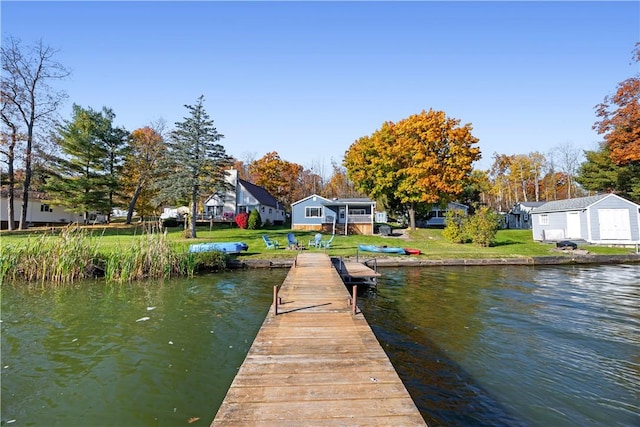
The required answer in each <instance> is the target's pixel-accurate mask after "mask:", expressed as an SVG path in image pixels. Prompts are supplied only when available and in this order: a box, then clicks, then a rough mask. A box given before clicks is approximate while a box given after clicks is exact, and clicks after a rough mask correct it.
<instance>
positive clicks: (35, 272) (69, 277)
mask: <svg viewBox="0 0 640 427" xmlns="http://www.w3.org/2000/svg"><path fill="white" fill-rule="evenodd" d="M97 259H98V254H97V251H96V249H95V248H94V247H92V245H91V242H90V239H89V238H88V236H87V233H86V231H84V230H82V229H80V228H79V227H77V226H69V227H66V228H64V229H62V231H61V232H60V234H59V235H58V236H52V235H49V234H43V235H41V236H39V237H37V238H33V239H32V238H31V237H29V238H28V239H27V240H26V241H25V242H24V243H22V244H14V245H7V246H6V247H5V246H2V248H0V279H2V281H3V282H5V281H19V280H20V281H27V282H36V281H41V282H43V283H44V282H50V283H52V284H63V283H73V282H75V281H77V280H82V279H86V278H88V277H91V276H92V275H93V271H94V267H95V263H96V262H97Z"/></svg>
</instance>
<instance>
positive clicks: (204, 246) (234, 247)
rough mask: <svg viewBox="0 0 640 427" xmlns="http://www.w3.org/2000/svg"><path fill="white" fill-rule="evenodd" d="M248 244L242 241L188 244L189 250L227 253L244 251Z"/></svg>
mask: <svg viewBox="0 0 640 427" xmlns="http://www.w3.org/2000/svg"><path fill="white" fill-rule="evenodd" d="M247 249H249V245H247V244H246V243H244V242H216V243H197V244H193V245H189V252H212V251H218V252H224V253H227V254H238V253H240V251H246V250H247Z"/></svg>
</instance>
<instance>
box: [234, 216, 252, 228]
mask: <svg viewBox="0 0 640 427" xmlns="http://www.w3.org/2000/svg"><path fill="white" fill-rule="evenodd" d="M235 221H236V224H238V227H240V228H242V229H246V228H247V225H248V222H249V214H248V213H246V212H242V213H239V214H238V215H236V220H235Z"/></svg>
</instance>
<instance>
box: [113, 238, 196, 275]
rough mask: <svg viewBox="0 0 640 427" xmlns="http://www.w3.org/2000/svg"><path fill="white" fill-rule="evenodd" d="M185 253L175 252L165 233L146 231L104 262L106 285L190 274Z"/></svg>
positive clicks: (191, 270)
mask: <svg viewBox="0 0 640 427" xmlns="http://www.w3.org/2000/svg"><path fill="white" fill-rule="evenodd" d="M188 258H189V257H188V254H180V253H177V252H176V251H175V250H174V249H173V247H172V246H171V244H170V243H169V240H168V239H167V235H166V234H165V233H162V232H159V231H158V230H154V229H151V230H147V232H145V233H144V234H142V235H141V236H139V237H137V238H136V239H134V240H132V242H131V245H130V246H129V247H128V248H127V249H126V250H122V251H116V252H111V253H109V254H107V255H106V259H105V279H106V280H107V281H108V282H118V283H124V282H131V281H134V280H141V279H166V278H170V277H175V276H181V275H190V274H193V269H192V268H188V267H189V264H190V263H189V260H188Z"/></svg>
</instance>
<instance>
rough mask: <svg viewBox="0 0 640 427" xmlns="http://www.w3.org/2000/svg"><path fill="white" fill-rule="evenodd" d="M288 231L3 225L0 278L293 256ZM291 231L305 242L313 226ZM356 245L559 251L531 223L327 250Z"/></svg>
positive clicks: (407, 234) (396, 235) (465, 255)
mask: <svg viewBox="0 0 640 427" xmlns="http://www.w3.org/2000/svg"><path fill="white" fill-rule="evenodd" d="M290 232H291V230H290V229H288V228H283V227H281V228H272V229H268V230H242V229H239V228H235V227H229V226H222V227H218V228H213V229H209V227H203V228H200V229H198V238H197V239H187V238H185V235H184V232H183V230H181V229H179V228H173V229H172V228H170V229H167V230H166V232H159V230H154V229H149V228H148V226H145V225H141V224H137V225H132V226H124V225H109V226H90V227H82V228H80V227H69V228H62V229H40V230H38V229H33V230H28V231H21V232H6V231H5V232H2V233H1V234H0V277H1V278H2V280H3V281H6V280H26V281H31V282H34V281H36V282H37V281H40V282H43V283H44V282H51V283H69V282H73V281H76V280H81V279H85V278H88V277H94V276H96V275H99V276H104V277H105V278H106V279H107V280H108V281H112V282H120V283H122V282H131V281H134V280H140V279H146V278H169V277H174V276H182V275H191V274H193V273H194V272H196V271H198V270H201V269H207V270H211V269H220V268H224V264H225V257H224V256H223V255H222V254H218V253H209V254H189V253H188V252H187V249H188V246H189V245H190V244H193V243H203V242H228V241H242V242H245V243H247V244H248V245H249V250H248V251H247V252H243V253H242V254H240V255H238V256H237V257H238V258H239V259H246V260H260V259H276V260H277V259H285V258H293V257H294V256H295V254H296V251H293V250H288V249H287V234H288V233H290ZM263 234H266V235H267V236H269V238H270V239H271V240H276V241H278V242H279V243H280V248H279V249H267V247H266V245H265V243H264V241H263V239H262V235H263ZM294 234H295V236H296V238H297V240H298V241H299V242H300V243H301V244H303V245H305V246H306V245H307V243H308V242H309V241H310V240H313V236H314V234H315V233H313V232H294ZM328 237H329V236H325V239H327V238H328ZM359 244H371V245H380V246H383V245H384V246H400V247H405V248H406V247H410V248H416V249H420V251H421V253H422V254H421V255H419V258H421V259H431V260H443V259H488V258H489V259H490V258H521V257H527V258H529V257H541V256H549V255H562V252H558V251H556V250H555V247H554V245H552V244H546V243H539V242H534V241H533V240H532V237H531V231H530V230H500V231H499V232H498V234H497V239H496V242H495V244H494V245H493V246H492V247H488V248H484V247H479V246H476V245H473V244H456V243H450V242H448V241H447V240H445V239H444V238H443V237H442V230H439V229H418V230H414V231H410V230H394V232H393V233H392V235H391V236H380V235H374V236H362V235H349V236H342V235H339V236H336V237H335V238H334V239H333V242H332V243H331V247H330V248H329V250H328V251H327V253H328V254H329V255H331V256H344V257H349V256H354V255H355V254H356V253H357V248H358V245H359ZM580 249H585V250H587V251H589V252H590V253H593V254H602V255H616V254H629V253H631V252H633V249H631V248H622V247H599V246H592V245H584V246H580ZM309 250H313V251H321V250H323V249H315V248H311V249H309ZM376 255H380V256H383V254H371V253H368V254H367V256H368V257H370V256H376ZM393 256H397V255H393ZM412 257H415V256H412Z"/></svg>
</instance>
